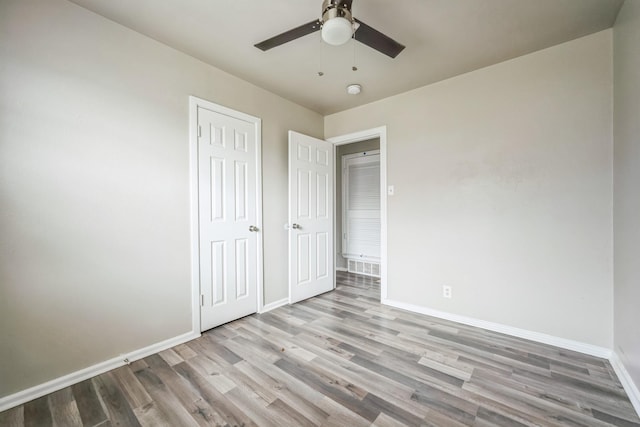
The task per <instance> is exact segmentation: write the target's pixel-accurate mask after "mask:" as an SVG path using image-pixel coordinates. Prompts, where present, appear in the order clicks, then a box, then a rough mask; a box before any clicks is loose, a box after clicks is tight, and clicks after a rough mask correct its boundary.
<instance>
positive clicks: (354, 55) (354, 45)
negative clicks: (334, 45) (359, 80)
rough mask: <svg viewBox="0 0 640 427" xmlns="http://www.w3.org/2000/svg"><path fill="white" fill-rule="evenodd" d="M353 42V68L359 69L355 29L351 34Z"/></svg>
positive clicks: (354, 69) (353, 69)
mask: <svg viewBox="0 0 640 427" xmlns="http://www.w3.org/2000/svg"><path fill="white" fill-rule="evenodd" d="M351 44H352V45H353V66H352V67H351V70H352V71H358V67H357V66H356V33H355V31H354V32H353V35H352V36H351Z"/></svg>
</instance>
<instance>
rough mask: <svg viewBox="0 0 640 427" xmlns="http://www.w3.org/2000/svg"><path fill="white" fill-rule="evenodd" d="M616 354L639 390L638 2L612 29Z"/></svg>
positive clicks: (628, 4) (629, 3) (626, 7)
mask: <svg viewBox="0 0 640 427" xmlns="http://www.w3.org/2000/svg"><path fill="white" fill-rule="evenodd" d="M613 34H614V38H613V40H614V88H615V90H614V166H613V168H614V171H615V174H614V203H613V212H614V242H615V246H614V260H615V263H614V266H615V269H614V270H615V275H614V277H615V280H614V301H615V305H614V313H615V318H614V349H615V351H616V353H617V354H618V356H619V357H620V358H621V360H622V362H623V363H624V365H625V367H626V369H627V371H628V372H629V374H630V375H631V377H632V378H633V381H634V382H635V385H636V387H638V388H640V328H639V325H640V262H639V261H638V254H640V191H639V184H640V1H637V0H634V1H631V0H628V1H626V2H625V3H624V5H623V7H622V10H621V11H620V14H619V15H618V19H617V21H616V25H615V27H614V32H613Z"/></svg>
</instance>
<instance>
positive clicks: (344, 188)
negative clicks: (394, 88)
mask: <svg viewBox="0 0 640 427" xmlns="http://www.w3.org/2000/svg"><path fill="white" fill-rule="evenodd" d="M329 141H330V142H333V143H334V144H335V145H336V149H335V159H334V160H335V162H334V164H335V169H336V172H335V177H336V180H335V191H334V194H335V202H334V206H335V223H334V224H335V226H334V229H335V235H334V243H335V252H334V253H335V268H336V275H335V277H336V286H349V287H350V288H351V289H354V288H357V289H356V290H358V291H365V290H366V292H367V294H368V295H369V296H372V295H375V298H376V299H380V301H384V300H385V299H386V297H387V293H386V254H387V251H386V245H387V238H386V237H387V235H386V187H387V184H386V182H387V180H386V128H385V127H381V128H376V129H371V130H367V131H362V132H357V133H354V134H349V135H344V136H340V137H335V138H330V139H329Z"/></svg>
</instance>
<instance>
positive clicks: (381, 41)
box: [354, 19, 404, 58]
mask: <svg viewBox="0 0 640 427" xmlns="http://www.w3.org/2000/svg"><path fill="white" fill-rule="evenodd" d="M354 21H356V22H357V23H358V24H360V26H359V27H358V29H357V30H356V32H355V34H354V37H355V39H356V40H358V41H359V42H360V43H363V44H366V45H367V46H369V47H371V48H373V49H375V50H377V51H378V52H381V53H384V54H385V55H387V56H390V57H391V58H395V57H396V56H398V54H399V53H400V52H402V50H403V49H404V45H401V44H400V43H398V42H397V41H395V40H394V39H392V38H391V37H388V36H385V35H384V34H382V33H381V32H380V31H378V30H376V29H374V28H372V27H370V26H368V25H367V24H365V23H364V22H362V21H360V20H358V19H354Z"/></svg>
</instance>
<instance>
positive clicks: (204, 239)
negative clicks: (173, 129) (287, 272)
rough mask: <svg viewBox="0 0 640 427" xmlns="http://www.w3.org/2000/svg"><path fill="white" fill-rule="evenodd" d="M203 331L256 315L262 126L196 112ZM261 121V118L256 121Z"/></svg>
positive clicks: (201, 326) (219, 115)
mask: <svg viewBox="0 0 640 427" xmlns="http://www.w3.org/2000/svg"><path fill="white" fill-rule="evenodd" d="M197 115H198V205H199V208H198V213H199V260H200V293H201V295H200V303H201V310H200V329H201V330H202V331H204V330H207V329H211V328H213V327H216V326H218V325H221V324H223V323H227V322H230V321H232V320H235V319H238V318H240V317H243V316H246V315H248V314H252V313H255V312H256V311H257V290H258V281H259V265H261V263H260V260H259V256H261V251H260V250H259V245H260V244H261V239H260V238H259V233H260V230H259V226H260V224H258V217H259V215H258V209H259V206H258V203H259V200H260V198H259V191H260V186H259V179H260V177H259V169H258V165H259V155H260V150H259V148H260V147H259V136H258V135H259V121H258V122H256V121H248V120H243V119H240V118H237V117H232V116H230V115H227V114H221V113H220V112H217V111H212V110H209V109H207V108H202V107H198V110H197ZM256 120H257V119H256Z"/></svg>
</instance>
